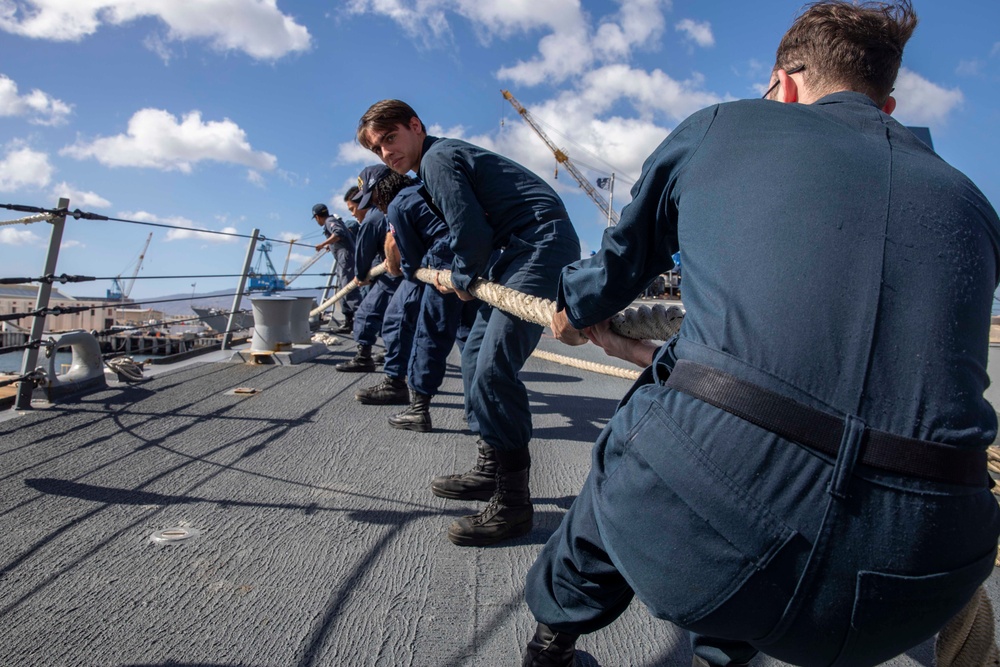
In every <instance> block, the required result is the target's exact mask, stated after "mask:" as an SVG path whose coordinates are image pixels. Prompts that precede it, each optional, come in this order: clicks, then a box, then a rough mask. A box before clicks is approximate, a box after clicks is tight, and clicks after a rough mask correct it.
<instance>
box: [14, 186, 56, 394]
mask: <svg viewBox="0 0 1000 667" xmlns="http://www.w3.org/2000/svg"><path fill="white" fill-rule="evenodd" d="M56 208H58V209H61V210H66V209H68V208H69V199H66V198H65V197H60V198H59V204H58V205H56ZM65 226H66V216H65V215H60V216H59V217H57V218H53V219H52V234H51V236H49V252H48V255H46V257H45V270H44V272H43V273H42V276H53V275H55V273H56V263H57V262H58V260H59V246H60V244H61V243H62V237H63V229H64V228H65ZM51 294H52V283H49V282H42V283H41V284H39V285H38V296H37V297H36V298H35V310H36V311H40V310H43V309H45V308H48V307H49V296H51ZM44 331H45V316H44V315H38V316H36V317H35V319H34V321H33V322H32V323H31V335H30V336H29V338H28V341H29V342H30V341H33V340H41V338H42V333H43V332H44ZM37 363H38V348H37V347H35V348H28V349H27V350H25V351H24V356H23V357H22V359H21V375H27V374H28V373H30V372H31V371H33V370H35V365H36V364H37ZM33 390H34V384H33V383H32V382H31V380H21V384H19V385H18V387H17V398H15V399H14V409H15V410H28V409H30V408H31V394H32V391H33Z"/></svg>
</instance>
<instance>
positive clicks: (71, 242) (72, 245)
mask: <svg viewBox="0 0 1000 667" xmlns="http://www.w3.org/2000/svg"><path fill="white" fill-rule="evenodd" d="M86 247H87V246H86V245H85V244H84V243H81V242H80V241H77V240H75V239H70V240H69V241H63V242H62V243H60V244H59V249H60V250H67V249H69V248H86Z"/></svg>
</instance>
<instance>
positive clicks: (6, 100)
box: [0, 74, 73, 125]
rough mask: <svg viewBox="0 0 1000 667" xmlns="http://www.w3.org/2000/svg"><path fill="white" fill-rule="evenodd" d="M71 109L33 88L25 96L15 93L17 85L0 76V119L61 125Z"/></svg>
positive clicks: (67, 105)
mask: <svg viewBox="0 0 1000 667" xmlns="http://www.w3.org/2000/svg"><path fill="white" fill-rule="evenodd" d="M72 111H73V107H72V106H71V105H69V104H66V103H65V102H63V101H62V100H59V99H56V98H55V97H52V96H51V95H49V94H48V93H45V92H43V91H41V90H38V89H37V88H35V89H34V90H32V91H31V92H29V93H27V94H26V95H20V94H18V92H17V83H15V81H14V80H13V79H11V78H10V77H8V76H6V75H5V74H0V117H2V116H25V117H26V118H27V119H28V122H29V123H32V124H35V125H63V124H65V123H66V122H67V116H69V115H70V113H72Z"/></svg>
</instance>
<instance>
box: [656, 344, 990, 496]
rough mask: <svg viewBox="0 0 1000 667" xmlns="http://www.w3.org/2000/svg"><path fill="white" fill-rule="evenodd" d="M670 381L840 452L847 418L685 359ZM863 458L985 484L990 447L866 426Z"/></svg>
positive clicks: (779, 431) (918, 473) (940, 478)
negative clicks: (906, 435)
mask: <svg viewBox="0 0 1000 667" xmlns="http://www.w3.org/2000/svg"><path fill="white" fill-rule="evenodd" d="M666 384H667V386H668V387H670V388H672V389H676V390H677V391H681V392H684V393H685V394H688V395H689V396H693V397H695V398H697V399H700V400H702V401H705V402H706V403H709V404H711V405H714V406H715V407H717V408H720V409H722V410H725V411H726V412H729V413H731V414H734V415H736V416H737V417H740V418H741V419H745V420H746V421H748V422H750V423H752V424H756V425H757V426H760V427H761V428H764V429H766V430H768V431H770V432H772V433H774V434H776V435H779V436H781V437H782V438H785V439H787V440H791V441H793V442H797V443H799V444H801V445H805V446H806V447H809V448H812V449H815V450H817V451H820V452H823V453H824V454H829V455H830V456H834V457H836V456H837V451H838V450H839V449H840V442H841V439H842V437H843V433H844V419H843V418H842V417H838V416H836V415H832V414H830V413H827V412H823V411H822V410H817V409H816V408H812V407H810V406H808V405H805V404H803V403H799V402H798V401H796V400H793V399H791V398H788V397H787V396H782V395H781V394H777V393H775V392H773V391H770V390H768V389H764V388H763V387H759V386H757V385H755V384H753V383H751V382H747V381H745V380H741V379H739V378H737V377H734V376H732V375H730V374H728V373H725V372H723V371H720V370H717V369H715V368H712V367H710V366H705V365H703V364H699V363H696V362H693V361H688V360H686V359H681V360H679V361H678V362H677V364H676V365H675V367H674V370H673V371H672V372H671V373H670V377H669V378H668V379H667V383H666ZM859 461H860V463H862V464H864V465H868V466H871V467H873V468H879V469H881V470H888V471H890V472H894V473H899V474H902V475H908V476H910V477H920V478H923V479H929V480H932V481H935V482H949V483H951V484H963V485H966V486H986V485H987V484H988V482H989V473H988V472H987V469H986V452H985V451H983V450H975V449H963V448H960V447H953V446H951V445H944V444H941V443H939V442H931V441H929V440H916V439H914V438H904V437H902V436H898V435H894V434H892V433H888V432H886V431H878V430H876V429H871V428H865V433H864V436H863V439H862V443H861V456H860V459H859Z"/></svg>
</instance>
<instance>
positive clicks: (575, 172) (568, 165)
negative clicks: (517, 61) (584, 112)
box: [500, 90, 618, 225]
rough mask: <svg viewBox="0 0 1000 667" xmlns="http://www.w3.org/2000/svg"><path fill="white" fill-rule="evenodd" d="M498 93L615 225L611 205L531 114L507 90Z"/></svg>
mask: <svg viewBox="0 0 1000 667" xmlns="http://www.w3.org/2000/svg"><path fill="white" fill-rule="evenodd" d="M500 92H501V93H503V96H504V99H505V100H507V101H508V102H510V103H511V105H512V106H513V107H514V108H515V109H517V112H518V113H519V114H521V118H523V119H524V122H525V123H527V124H528V126H529V127H530V128H531V129H532V130H534V131H535V134H537V135H538V136H539V137H541V138H542V141H544V142H545V144H546V145H547V146H548V147H549V150H551V151H552V153H553V154H554V155H555V156H556V162H558V163H559V164H561V165H562V166H563V167H564V168H565V169H566V171H568V172H569V173H570V176H572V177H573V178H575V179H576V182H577V183H579V184H580V187H581V188H583V191H584V192H586V193H587V196H588V197H590V198H591V200H593V202H594V203H595V204H597V208H599V209H601V211H603V212H604V215H606V216H607V218H608V220H609V221H610V222H611V224H615V225H617V224H618V213H616V212H615V210H614V209H613V208H612V207H611V205H610V204H608V202H607V200H605V199H604V197H602V196H601V193H600V192H598V191H597V189H596V188H595V187H594V186H593V185H591V184H590V181H589V180H587V178H586V177H585V176H584V175H583V174H582V173H580V170H579V169H577V167H576V165H575V164H573V163H572V162H571V161H570V159H569V157H568V156H567V155H566V153H564V152H563V151H562V149H560V148H559V147H558V146H556V145H555V144H554V143H552V140H551V139H549V137H548V136H547V135H546V134H545V132H544V131H543V130H542V128H541V127H539V125H538V123H536V122H535V119H534V118H532V117H531V114H529V113H528V110H527V109H525V108H524V106H522V104H521V103H520V102H518V101H517V100H516V99H515V98H514V96H513V95H511V94H510V91H509V90H501V91H500Z"/></svg>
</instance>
